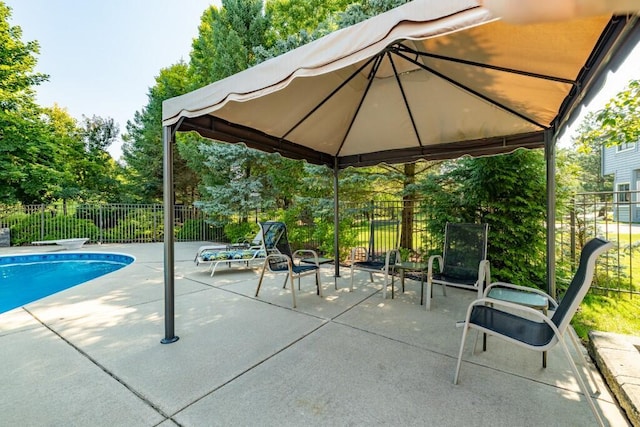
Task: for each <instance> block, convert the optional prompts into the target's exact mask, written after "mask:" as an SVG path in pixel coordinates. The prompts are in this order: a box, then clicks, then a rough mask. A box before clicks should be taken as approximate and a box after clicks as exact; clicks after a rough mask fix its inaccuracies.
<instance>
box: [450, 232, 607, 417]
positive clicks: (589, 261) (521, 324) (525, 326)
mask: <svg viewBox="0 0 640 427" xmlns="http://www.w3.org/2000/svg"><path fill="white" fill-rule="evenodd" d="M612 246H613V244H611V243H610V242H607V241H606V240H602V239H599V238H595V239H593V240H590V241H589V242H587V244H586V245H585V246H584V248H583V249H582V254H581V255H580V264H579V266H578V270H577V271H576V273H575V275H574V276H573V279H572V280H571V283H570V284H569V288H568V289H567V292H566V293H565V294H564V297H563V298H562V300H561V301H560V304H557V303H556V302H555V301H554V300H553V298H551V296H549V295H547V298H548V299H549V301H550V302H551V304H552V306H554V307H556V308H555V310H554V311H553V315H552V316H551V317H548V316H547V315H545V314H544V313H542V312H540V311H539V310H536V309H534V308H531V307H526V306H523V305H520V304H516V303H512V302H507V301H503V300H498V299H494V298H488V297H483V298H479V299H477V300H475V301H474V302H472V303H471V304H470V305H469V309H468V310H467V316H466V319H465V322H464V331H463V333H462V342H461V343H460V353H459V354H458V364H457V366H456V373H455V376H454V379H453V383H454V384H457V383H458V375H459V374H460V364H461V362H462V353H463V350H464V344H465V340H466V338H467V333H468V331H469V330H470V329H476V330H477V331H479V332H482V333H486V334H488V335H490V336H495V337H499V338H502V339H504V340H506V341H508V342H511V343H514V344H517V345H520V346H522V347H525V348H528V349H531V350H536V351H540V352H544V351H547V350H549V349H550V348H551V347H553V346H555V345H556V344H558V343H560V346H561V347H562V350H563V351H564V353H565V355H566V356H567V359H569V364H570V365H571V369H572V370H573V373H574V375H575V377H576V379H577V380H578V383H579V385H580V389H581V390H582V392H583V393H584V395H585V397H586V399H587V401H588V403H589V406H590V407H591V410H592V411H593V413H594V415H595V417H596V418H597V420H598V421H599V422H600V424H601V425H603V422H602V419H601V418H600V414H599V413H598V411H597V410H596V406H595V404H594V402H593V399H592V398H591V395H590V393H589V390H587V387H586V385H585V382H584V380H583V379H582V377H581V375H580V373H579V371H578V368H577V367H576V365H575V363H574V362H573V359H572V358H571V354H570V353H569V349H568V348H567V345H566V343H565V340H564V333H565V332H566V331H567V328H568V327H569V325H570V322H571V318H572V317H573V315H574V314H575V312H576V310H578V307H579V306H580V303H581V302H582V300H583V298H584V296H585V295H586V293H587V291H588V290H589V287H590V286H591V281H592V280H593V275H594V272H595V266H596V260H597V258H598V256H599V255H600V254H602V253H603V252H605V251H606V250H608V249H610V248H611V247H612ZM500 285H501V286H507V285H508V284H506V283H501V284H500ZM513 288H514V289H517V290H518V291H523V287H521V286H515V285H513ZM572 338H573V337H572ZM572 341H573V343H574V345H576V350H578V354H582V352H581V351H580V350H579V349H578V348H577V342H576V340H575V339H572Z"/></svg>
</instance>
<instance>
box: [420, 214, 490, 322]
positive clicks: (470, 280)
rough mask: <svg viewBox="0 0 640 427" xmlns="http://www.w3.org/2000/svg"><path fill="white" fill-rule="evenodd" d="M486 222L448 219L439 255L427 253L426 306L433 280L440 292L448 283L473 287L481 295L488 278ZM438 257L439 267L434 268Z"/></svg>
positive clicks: (449, 284)
mask: <svg viewBox="0 0 640 427" xmlns="http://www.w3.org/2000/svg"><path fill="white" fill-rule="evenodd" d="M488 231H489V225H488V224H465V223H447V225H446V226H445V232H444V251H443V252H442V255H432V256H431V257H429V261H428V269H427V292H426V304H425V306H426V309H427V310H430V309H431V298H432V297H433V289H432V288H433V284H434V283H436V284H439V285H442V294H443V295H445V296H446V295H447V289H446V287H447V286H456V287H460V288H465V289H476V290H477V291H478V298H480V297H481V296H482V292H483V290H484V285H485V284H486V283H490V282H491V273H490V269H489V261H488V260H487V234H488ZM435 261H438V265H439V271H435V270H434V265H433V264H434V262H435Z"/></svg>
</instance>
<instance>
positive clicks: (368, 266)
mask: <svg viewBox="0 0 640 427" xmlns="http://www.w3.org/2000/svg"><path fill="white" fill-rule="evenodd" d="M399 230H400V222H399V221H397V220H372V221H371V223H370V225H369V246H368V247H364V246H358V247H355V248H352V249H351V255H350V265H351V285H350V290H351V291H352V292H353V278H354V273H355V270H362V271H367V272H369V280H371V282H373V274H374V273H381V274H383V276H384V279H383V280H384V283H383V287H382V298H383V299H386V298H387V284H388V283H389V275H392V274H394V272H395V271H394V266H395V264H396V260H397V261H399V260H400V251H399V250H398V245H399ZM392 286H393V283H392Z"/></svg>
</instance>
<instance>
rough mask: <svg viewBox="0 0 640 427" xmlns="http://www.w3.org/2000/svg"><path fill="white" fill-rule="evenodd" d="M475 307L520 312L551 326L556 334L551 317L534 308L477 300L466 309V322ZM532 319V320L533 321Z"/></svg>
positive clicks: (499, 301)
mask: <svg viewBox="0 0 640 427" xmlns="http://www.w3.org/2000/svg"><path fill="white" fill-rule="evenodd" d="M477 305H491V306H493V308H498V309H499V308H507V309H510V310H509V312H513V311H516V312H520V313H527V314H528V315H530V316H532V317H534V318H535V319H539V320H540V321H542V322H544V323H546V324H548V325H549V326H551V328H552V329H553V330H555V331H556V333H559V332H558V327H557V326H556V325H555V324H554V323H553V322H552V321H551V316H549V315H548V314H544V313H543V312H542V311H540V310H537V309H535V308H531V307H527V306H525V305H522V304H517V303H515V302H509V301H503V300H499V299H493V298H478V299H477V300H475V301H473V302H472V303H471V304H469V308H468V309H467V318H466V319H467V321H468V320H469V318H470V315H471V311H472V310H473V307H475V306H477ZM535 319H534V320H535Z"/></svg>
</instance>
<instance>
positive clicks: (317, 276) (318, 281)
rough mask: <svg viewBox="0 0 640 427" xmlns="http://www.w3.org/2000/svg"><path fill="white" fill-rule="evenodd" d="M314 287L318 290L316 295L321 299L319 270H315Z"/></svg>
mask: <svg viewBox="0 0 640 427" xmlns="http://www.w3.org/2000/svg"><path fill="white" fill-rule="evenodd" d="M316 287H317V288H318V290H317V294H318V296H320V298H322V286H320V269H319V268H318V269H316Z"/></svg>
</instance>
